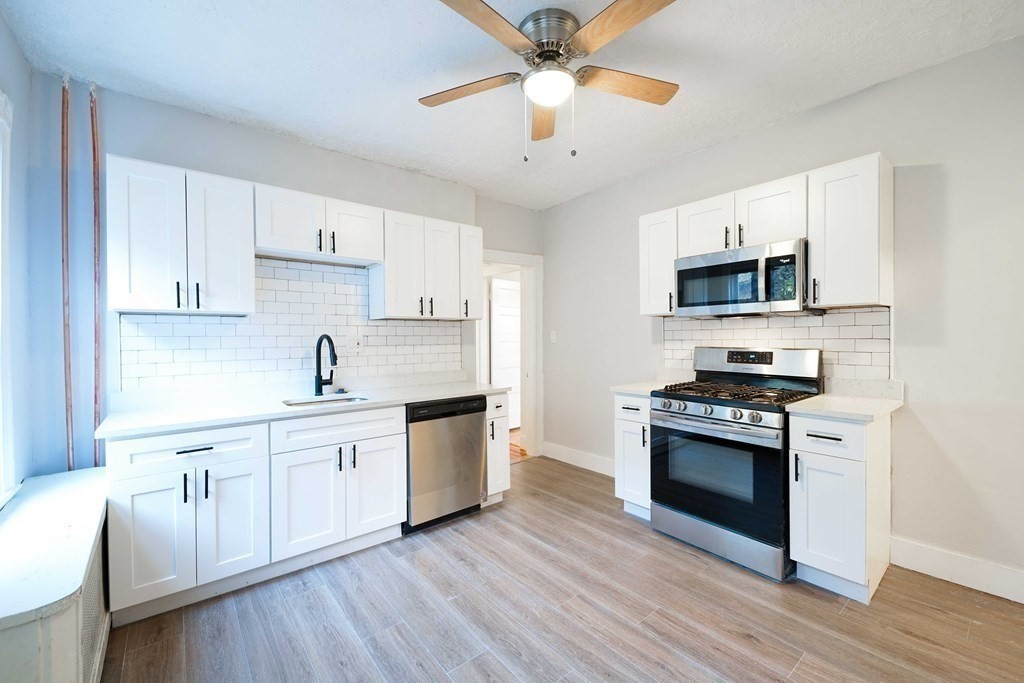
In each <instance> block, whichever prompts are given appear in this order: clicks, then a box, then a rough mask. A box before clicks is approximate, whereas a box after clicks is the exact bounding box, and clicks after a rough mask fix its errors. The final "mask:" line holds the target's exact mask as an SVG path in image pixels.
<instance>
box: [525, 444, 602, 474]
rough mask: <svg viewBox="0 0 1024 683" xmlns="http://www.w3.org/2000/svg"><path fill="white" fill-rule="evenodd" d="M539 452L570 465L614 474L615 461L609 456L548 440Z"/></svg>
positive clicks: (600, 472)
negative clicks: (605, 456) (604, 456)
mask: <svg viewBox="0 0 1024 683" xmlns="http://www.w3.org/2000/svg"><path fill="white" fill-rule="evenodd" d="M541 454H542V455H546V456H548V457H549V458H554V459H555V460H561V461H562V462H566V463H569V464H570V465H576V466H577V467H582V468H583V469H585V470H591V471H593V472H598V473H599V474H607V475H608V476H609V477H614V476H615V461H614V460H612V459H610V458H602V457H601V456H600V455H594V454H593V453H587V452H586V451H579V450H576V449H575V448H569V447H568V446H562V445H561V444H557V443H551V442H550V441H545V442H544V449H543V451H542V453H541Z"/></svg>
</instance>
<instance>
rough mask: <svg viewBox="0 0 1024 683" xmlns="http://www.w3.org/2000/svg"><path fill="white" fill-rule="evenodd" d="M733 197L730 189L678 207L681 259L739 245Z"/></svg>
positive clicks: (679, 251) (679, 252)
mask: <svg viewBox="0 0 1024 683" xmlns="http://www.w3.org/2000/svg"><path fill="white" fill-rule="evenodd" d="M733 199H734V196H733V194H732V193H731V192H730V193H729V194H723V195H719V196H717V197H711V198H709V199H702V200H701V201H699V202H692V203H690V204H686V205H685V206H680V207H679V208H678V209H676V212H677V216H678V217H677V221H678V224H679V228H678V242H679V249H678V254H679V257H680V258H682V257H683V256H696V255H698V254H710V253H711V252H715V251H722V250H723V249H733V248H735V247H737V246H739V242H737V239H736V230H735V227H736V222H735V215H734V208H735V207H734V204H733ZM727 239H728V245H727V244H726V240H727Z"/></svg>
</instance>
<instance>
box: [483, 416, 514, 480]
mask: <svg viewBox="0 0 1024 683" xmlns="http://www.w3.org/2000/svg"><path fill="white" fill-rule="evenodd" d="M508 439H509V434H508V417H495V418H493V419H491V420H488V421H487V495H488V496H493V495H494V494H495V493H501V492H502V491H507V490H508V489H509V487H511V486H512V457H511V453H510V451H509V443H508Z"/></svg>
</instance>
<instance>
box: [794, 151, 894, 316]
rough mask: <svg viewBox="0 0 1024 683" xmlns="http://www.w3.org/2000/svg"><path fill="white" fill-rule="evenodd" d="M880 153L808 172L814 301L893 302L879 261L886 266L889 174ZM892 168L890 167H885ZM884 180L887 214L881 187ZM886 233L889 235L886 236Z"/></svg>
mask: <svg viewBox="0 0 1024 683" xmlns="http://www.w3.org/2000/svg"><path fill="white" fill-rule="evenodd" d="M883 163H884V162H883V161H882V160H881V158H880V156H879V155H877V154H873V155H871V156H867V157H862V158H860V159H853V160H852V161H845V162H843V163H841V164H834V165H832V166H827V167H825V168H819V169H818V170H816V171H811V172H810V174H808V192H807V206H808V215H807V249H808V265H807V267H808V272H809V278H810V280H811V292H810V293H809V294H810V298H811V303H812V305H817V306H864V305H877V304H884V305H890V304H891V303H892V301H891V297H889V296H887V293H886V290H888V291H891V289H890V288H886V287H885V286H884V278H883V277H882V276H883V275H884V272H885V271H884V269H883V268H882V267H881V265H882V263H883V261H884V262H885V263H887V264H889V265H888V268H889V270H890V271H891V268H892V266H891V263H892V238H891V234H892V228H891V225H892V210H891V187H892V184H891V175H889V176H884V174H882V170H883V167H882V164H883ZM888 170H889V173H890V174H891V167H890V168H889V169H888ZM884 179H887V180H888V188H890V189H889V193H890V194H889V196H890V199H889V202H888V206H889V208H888V212H889V213H888V215H887V216H883V214H882V211H881V208H882V207H881V204H882V201H881V199H882V196H881V191H880V188H881V187H882V186H883V185H884V184H885V183H883V182H881V181H882V180H884ZM886 236H888V239H885V237H886Z"/></svg>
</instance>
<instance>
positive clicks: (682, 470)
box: [651, 348, 822, 581]
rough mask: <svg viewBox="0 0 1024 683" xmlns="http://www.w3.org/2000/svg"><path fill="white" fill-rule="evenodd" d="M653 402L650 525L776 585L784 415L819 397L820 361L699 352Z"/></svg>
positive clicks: (766, 352) (783, 547)
mask: <svg viewBox="0 0 1024 683" xmlns="http://www.w3.org/2000/svg"><path fill="white" fill-rule="evenodd" d="M694 369H695V370H696V371H697V377H696V380H695V381H693V382H686V383H683V384H671V385H668V386H666V387H665V388H664V389H660V390H657V391H653V392H651V398H652V400H651V524H652V526H653V527H654V528H655V529H657V530H658V531H661V532H664V533H666V534H669V535H671V536H674V537H676V538H678V539H680V540H683V541H686V542H687V543H690V544H692V545H695V546H698V547H700V548H704V549H705V550H708V551H709V552H712V553H715V554H716V555H720V556H722V557H724V558H726V559H728V560H732V561H733V562H736V563H738V564H741V565H744V566H746V567H748V568H750V569H753V570H754V571H756V572H759V573H761V574H764V575H765V576H768V577H771V578H773V579H775V580H777V581H781V580H783V579H785V578H786V576H787V575H789V574H790V573H791V572H792V568H793V564H792V562H790V560H789V552H788V543H789V529H788V518H789V506H788V495H787V490H788V489H787V474H786V468H787V458H786V449H787V448H788V438H787V416H786V412H785V406H786V405H787V404H789V403H792V402H794V401H799V400H801V399H804V398H809V397H811V396H814V395H816V394H818V393H820V392H821V389H822V368H821V352H820V351H816V350H793V349H719V348H698V349H695V350H694Z"/></svg>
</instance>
